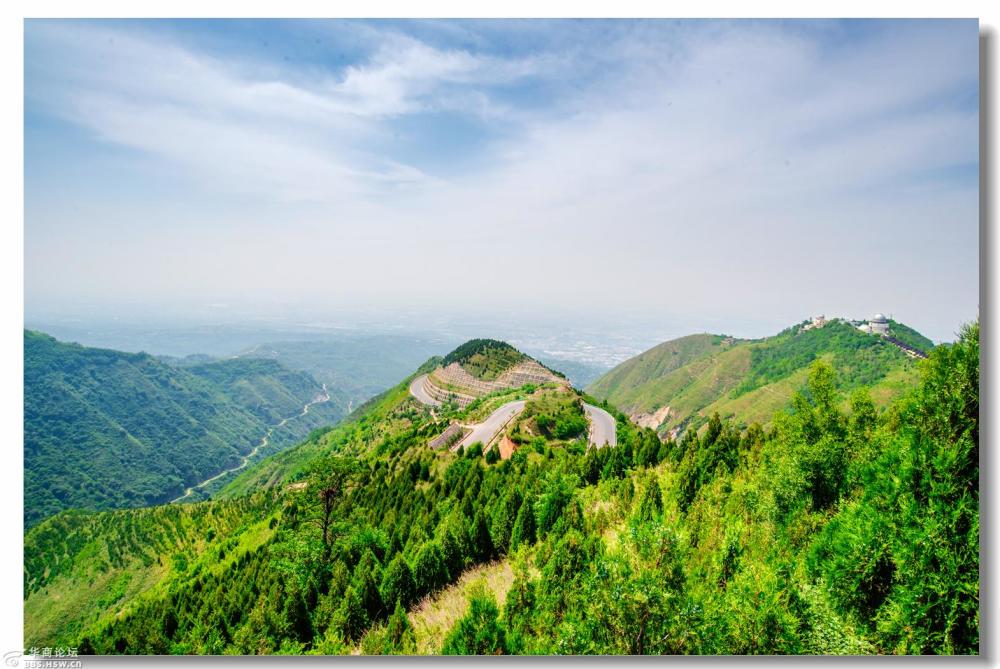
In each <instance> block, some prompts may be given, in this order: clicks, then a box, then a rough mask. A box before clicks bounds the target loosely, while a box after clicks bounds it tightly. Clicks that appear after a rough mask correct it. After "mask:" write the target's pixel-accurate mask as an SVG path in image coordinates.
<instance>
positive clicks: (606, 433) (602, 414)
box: [583, 404, 618, 448]
mask: <svg viewBox="0 0 1000 669" xmlns="http://www.w3.org/2000/svg"><path fill="white" fill-rule="evenodd" d="M583 411H584V413H586V414H587V419H588V420H589V421H590V430H589V432H588V434H587V437H588V439H589V441H590V445H591V446H593V447H594V448H601V447H602V446H615V445H617V444H618V434H617V431H616V430H615V419H614V416H612V415H611V414H609V413H608V412H607V411H605V410H604V409H602V408H600V407H595V406H594V405H592V404H584V405H583Z"/></svg>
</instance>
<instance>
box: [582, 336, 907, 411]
mask: <svg viewBox="0 0 1000 669" xmlns="http://www.w3.org/2000/svg"><path fill="white" fill-rule="evenodd" d="M897 328H898V329H899V331H902V328H901V327H899V326H897ZM915 336H916V337H920V335H919V334H918V333H916V335H915ZM910 339H913V340H914V341H917V339H915V338H914V337H910ZM720 341H721V338H720V337H715V336H712V335H692V336H690V337H684V338H681V339H678V340H673V341H670V342H665V343H664V344H660V345H659V346H657V347H654V348H652V349H650V350H649V351H646V352H645V353H642V354H640V355H639V356H636V357H635V358H632V359H631V360H628V361H626V362H625V363H622V364H621V365H619V366H618V367H617V368H615V369H614V370H612V371H611V372H609V373H608V374H606V375H605V376H603V377H601V379H599V380H598V381H597V382H595V383H594V384H593V385H591V386H590V388H589V391H590V392H591V393H592V394H593V395H594V396H596V397H598V398H600V399H607V400H608V401H609V402H611V403H612V404H614V405H615V406H618V407H620V408H622V409H624V410H627V411H639V412H650V413H651V412H653V411H655V410H657V409H659V408H660V407H663V406H669V407H670V408H671V412H670V416H669V418H668V419H667V420H666V421H665V423H664V424H663V426H662V427H663V429H671V428H674V427H677V426H679V425H683V424H686V423H687V422H688V421H690V422H691V423H692V424H693V425H696V426H697V425H700V424H701V423H703V422H704V421H705V420H707V418H708V417H709V416H711V415H712V413H714V412H716V411H717V412H718V413H719V414H720V416H722V417H732V418H735V419H736V420H737V421H738V422H740V423H743V424H751V423H753V422H760V423H762V424H767V423H768V422H769V421H770V419H771V417H772V416H773V415H774V412H775V411H777V410H779V409H781V408H783V407H785V406H787V404H788V400H790V398H791V396H792V394H793V393H794V392H795V391H797V390H798V389H799V388H801V387H802V385H803V384H804V382H805V379H806V376H807V371H806V370H807V368H808V365H809V364H810V363H811V362H812V361H813V360H815V359H817V358H822V359H825V360H826V361H827V362H829V363H831V364H832V365H834V366H835V367H836V368H837V369H838V371H840V373H841V384H842V387H843V388H844V389H850V388H852V387H856V386H857V385H862V383H859V382H858V381H857V379H863V384H864V385H870V386H871V387H872V394H873V397H874V399H875V400H876V402H878V403H879V404H880V405H882V406H884V405H886V404H888V403H889V402H890V401H891V400H892V399H893V398H895V397H898V396H899V395H900V394H901V393H902V392H903V391H904V390H905V389H906V388H908V387H911V386H912V384H913V382H914V381H915V379H916V372H915V366H914V364H913V363H912V361H910V360H909V359H907V358H906V356H905V355H904V354H903V353H902V352H901V351H899V350H898V349H896V348H895V347H893V346H891V345H889V344H887V343H885V342H883V341H881V340H879V339H877V338H874V337H871V336H869V335H866V334H863V333H860V332H857V331H856V330H854V329H853V328H851V327H850V326H848V325H843V324H839V323H833V324H830V325H827V326H826V327H825V328H822V329H815V330H808V331H799V330H798V327H794V328H790V329H788V330H786V331H784V332H782V333H780V334H778V335H776V336H774V337H770V338H767V339H764V340H761V341H754V342H738V343H736V344H734V345H732V346H728V347H727V346H722V345H720V344H719V342H720Z"/></svg>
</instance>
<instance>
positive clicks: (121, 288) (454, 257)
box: [24, 20, 979, 341]
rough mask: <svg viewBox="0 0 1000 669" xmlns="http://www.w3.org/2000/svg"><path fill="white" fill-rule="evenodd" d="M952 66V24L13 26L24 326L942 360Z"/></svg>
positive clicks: (974, 71)
mask: <svg viewBox="0 0 1000 669" xmlns="http://www.w3.org/2000/svg"><path fill="white" fill-rule="evenodd" d="M978 58H979V56H978V25H977V22H976V21H974V20H935V21H721V20H708V21H692V20H684V21H675V20H657V21H621V20H617V21H590V20H588V21H541V20H524V21H507V20H504V21H443V20H436V21H298V20H296V21H284V20H283V21H238V20H215V21H209V20H196V21H177V20H169V21H62V20H27V21H25V114H24V123H25V311H26V315H27V316H29V317H30V316H32V315H58V314H73V313H82V312H86V313H88V314H92V315H96V316H101V315H111V314H120V313H137V312H138V311H141V310H145V311H146V312H149V313H161V314H177V315H183V314H206V313H207V314H218V315H219V316H220V317H222V316H223V315H226V314H229V315H231V314H234V313H239V314H250V313H256V314H257V315H266V314H268V313H284V312H286V311H288V310H293V311H295V312H296V313H298V314H312V315H314V316H315V317H316V318H321V317H326V316H327V315H329V314H335V313H338V312H346V311H347V310H350V309H369V310H370V309H376V310H382V311H383V312H384V313H387V314H392V313H394V310H399V311H400V312H401V311H402V310H405V311H406V312H407V313H408V314H411V313H414V312H415V313H418V314H421V313H426V314H428V317H429V318H430V317H433V316H435V315H439V314H441V313H446V312H447V313H494V314H506V315H507V316H506V317H508V318H510V319H511V320H520V321H521V322H520V325H522V326H523V325H524V322H530V319H531V318H533V317H535V316H536V315H537V314H549V315H550V316H551V315H559V314H572V315H573V318H575V319H577V321H579V322H583V321H586V320H587V319H589V320H590V321H592V322H595V323H601V324H603V325H605V326H607V327H609V328H614V327H615V324H616V323H626V322H629V323H632V322H637V321H636V319H637V318H639V319H646V320H648V321H656V320H657V319H660V320H663V321H670V322H673V323H683V327H684V328H688V329H690V330H692V331H705V330H711V331H722V332H727V333H731V334H736V335H737V336H762V335H765V334H773V333H774V332H777V331H778V330H780V329H782V328H783V327H785V326H787V325H789V324H791V323H794V322H798V321H801V320H802V319H804V318H806V317H808V316H810V315H814V314H820V313H822V314H826V315H828V316H849V317H859V318H860V317H864V316H869V315H871V314H873V313H875V312H885V313H887V314H892V315H893V316H894V317H895V318H896V319H897V320H901V321H904V322H906V323H908V324H910V325H912V326H914V327H916V328H917V329H919V330H921V331H922V332H924V333H925V334H927V335H928V336H930V337H931V338H932V339H935V340H937V341H942V340H952V339H953V338H954V333H955V332H956V331H957V330H958V328H959V326H960V325H961V324H962V323H963V322H967V321H969V320H972V319H975V318H976V317H977V316H978V304H979V211H978V207H979V195H978V180H979V160H978V146H979V134H978V127H979V118H978V105H979V99H978V62H979V61H978ZM129 310H131V311H129ZM567 318H569V317H568V316H567ZM567 322H568V321H567ZM643 322H645V321H643ZM681 334H683V333H681Z"/></svg>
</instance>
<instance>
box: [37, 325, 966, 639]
mask: <svg viewBox="0 0 1000 669" xmlns="http://www.w3.org/2000/svg"><path fill="white" fill-rule="evenodd" d="M806 325H807V324H801V325H798V326H794V327H793V328H790V329H789V330H787V331H785V332H783V333H781V334H779V335H778V336H776V337H774V338H769V339H767V340H758V341H741V340H736V339H733V338H728V337H722V336H707V337H705V336H696V337H694V338H684V339H682V340H676V341H675V342H669V343H668V344H669V345H667V344H665V345H662V346H661V347H657V348H656V349H654V352H655V354H650V352H647V354H643V356H646V357H645V358H643V356H639V357H638V358H637V359H636V360H637V361H638V362H637V361H631V362H632V363H633V364H632V365H631V366H626V365H628V364H629V363H625V365H623V367H624V368H625V370H626V372H627V373H621V370H615V371H617V372H619V373H618V374H617V375H615V376H612V375H614V374H615V371H613V372H612V373H611V374H609V375H608V376H609V377H612V379H617V380H618V382H617V384H611V383H607V384H604V385H603V386H601V387H606V388H608V391H607V392H608V393H609V394H610V393H614V392H622V393H625V392H629V393H631V394H623V395H621V397H626V398H630V399H628V401H630V402H634V403H635V406H636V407H645V408H647V409H653V410H655V407H656V403H657V402H659V401H660V399H659V398H661V397H664V396H663V395H653V394H652V393H650V397H649V398H648V399H647V397H646V395H645V393H646V392H647V391H649V390H650V389H655V390H656V392H661V385H657V383H656V382H657V381H658V380H661V379H669V378H671V375H672V374H675V373H676V372H677V371H678V370H681V369H684V368H685V367H689V368H690V369H692V370H693V369H695V368H694V367H691V366H692V365H696V364H698V363H699V361H701V362H703V363H704V362H706V361H712V360H715V361H718V360H720V359H725V358H727V356H728V357H730V358H736V357H737V355H739V356H746V360H745V362H744V363H741V364H744V367H742V368H741V369H742V370H743V371H742V373H741V374H739V375H736V378H734V379H733V380H731V381H728V382H727V383H726V384H722V385H720V386H719V387H724V388H726V389H727V390H724V391H723V394H724V393H725V392H729V393H733V392H735V391H736V390H737V389H738V390H739V393H738V394H737V395H736V396H735V398H734V397H729V398H728V399H738V398H739V397H743V396H746V395H751V394H752V393H754V392H755V391H757V390H759V389H761V388H764V387H767V386H773V385H774V384H776V383H781V382H786V383H788V384H789V385H791V386H792V390H791V396H790V397H789V398H788V400H787V402H783V403H782V405H781V407H780V408H778V409H777V410H776V412H775V413H774V414H773V415H772V416H769V417H768V420H767V424H766V425H765V426H764V428H762V427H761V425H760V424H759V423H757V422H756V421H750V420H749V418H750V417H751V416H752V414H749V413H748V414H739V413H738V412H733V414H732V415H731V416H728V415H726V414H723V412H721V411H715V410H712V405H713V403H718V402H719V401H720V399H721V398H722V395H721V394H717V395H716V399H715V400H712V401H710V402H707V403H705V404H703V405H700V406H697V408H695V409H693V410H692V413H690V414H688V418H687V420H686V422H683V423H675V424H674V425H676V424H682V425H684V426H685V427H686V428H692V427H697V429H684V430H683V431H682V433H677V434H678V438H672V437H671V436H670V427H671V422H670V421H671V420H672V418H671V416H670V415H669V414H665V417H664V421H663V422H661V423H660V424H659V425H657V428H658V430H659V431H657V430H654V429H652V428H649V427H643V426H641V425H638V424H636V423H635V422H634V421H633V420H631V419H630V418H629V417H628V416H627V415H626V414H625V413H622V412H620V411H619V410H618V409H617V408H615V404H614V403H613V402H609V401H608V400H607V399H598V398H597V397H596V396H595V395H596V393H594V392H589V393H588V392H581V391H579V390H576V389H573V388H572V387H571V386H569V384H567V383H566V382H565V381H564V380H563V379H562V378H561V377H560V376H559V375H558V374H552V376H551V377H546V378H531V379H527V378H526V379H523V381H524V382H520V383H519V382H518V381H513V382H511V383H500V384H496V385H495V386H485V385H484V386H483V387H481V388H480V387H479V385H478V384H479V383H480V382H483V383H493V382H496V381H497V380H499V379H508V380H511V379H515V378H517V379H519V380H520V377H516V376H515V375H514V374H513V373H512V372H513V370H516V369H523V366H524V365H525V364H527V365H528V366H529V367H530V366H531V365H532V364H538V363H537V362H536V361H532V360H531V359H530V358H528V357H527V356H525V355H524V354H523V353H521V352H519V351H517V350H516V349H514V348H513V347H510V346H508V345H505V344H503V342H491V341H489V340H479V341H473V342H469V343H468V344H467V345H465V346H463V347H459V349H456V351H453V352H452V353H451V354H449V355H447V356H444V357H443V358H437V357H435V358H431V359H429V360H427V361H426V362H425V363H424V364H422V365H420V366H419V367H418V368H417V369H415V370H414V371H413V373H412V374H410V375H409V376H407V377H406V378H405V379H403V380H402V381H401V382H400V383H398V384H396V385H394V386H393V387H392V388H391V389H389V390H388V391H385V392H383V393H381V394H380V395H378V396H376V397H375V398H373V399H371V400H369V401H368V402H366V403H364V404H363V405H362V406H360V407H359V408H357V409H356V410H355V411H354V412H353V413H352V414H351V415H350V416H347V417H346V418H344V419H343V420H342V421H340V422H339V423H338V424H336V425H332V426H330V427H327V428H324V429H321V430H315V431H313V432H312V434H311V435H310V436H309V437H308V438H307V439H305V441H303V442H302V443H300V444H299V445H297V446H294V447H291V448H286V449H284V450H282V451H280V452H277V453H275V454H273V455H271V456H269V457H266V458H264V459H262V460H261V461H259V462H253V463H251V464H249V465H248V466H247V467H246V468H245V469H244V470H242V471H241V472H239V475H238V476H236V477H235V478H234V479H233V480H231V481H230V482H228V483H226V484H225V485H223V486H221V488H220V489H218V490H215V491H213V493H212V498H211V499H209V500H207V501H200V502H197V503H193V504H168V505H160V506H150V507H146V508H139V509H119V510H111V511H78V510H73V511H65V512H61V513H57V514H55V515H54V516H52V517H50V518H47V519H46V520H44V521H42V522H40V523H37V524H36V525H34V526H33V527H31V528H30V529H28V530H27V532H26V535H25V544H24V545H25V553H24V555H25V570H24V579H25V587H24V591H25V604H24V606H25V643H26V644H27V645H40V644H45V645H52V646H55V645H59V644H62V645H71V646H74V647H78V648H79V649H80V651H81V652H82V653H101V654H190V653H194V654H223V653H227V654H233V653H235V654H270V653H284V654H350V653H363V654H383V653H390V654H393V653H446V654H497V653H513V654H550V653H581V654H595V653H596V654H608V653H610V654H619V653H631V654H649V653H656V654H662V653H666V654H672V653H681V654H683V653H697V654H748V653H780V654H785V653H821V654H822V653H833V654H873V653H877V654H885V653H933V652H944V653H970V652H971V653H974V652H976V649H977V648H978V639H979V627H978V626H979V623H978V610H979V609H978V607H979V598H978V582H979V581H978V567H979V562H978V555H979V552H978V551H979V544H978V531H979V530H978V487H977V484H976V482H977V481H978V476H979V473H978V387H979V382H978V364H979V332H978V324H973V325H971V326H968V327H967V328H965V329H964V330H963V333H962V336H961V338H960V340H959V341H958V342H957V343H956V344H954V345H949V346H939V347H934V348H933V349H931V348H930V347H927V349H928V350H927V351H926V353H927V355H928V359H926V360H923V359H919V358H918V357H913V356H912V355H909V354H906V353H904V352H903V350H902V349H900V348H899V347H898V346H896V345H895V344H893V343H891V342H889V341H888V340H886V339H883V338H881V337H879V336H877V335H870V334H865V333H861V332H860V330H857V328H856V327H854V326H853V325H851V324H850V323H837V322H830V323H826V324H825V325H823V326H822V327H809V328H808V329H807V328H806ZM851 328H853V331H852V330H851ZM917 343H920V344H921V345H924V346H926V344H925V343H924V342H917ZM887 346H888V347H892V348H886V347H887ZM735 352H738V354H737V353H735ZM897 353H899V354H900V355H902V356H903V358H900V357H899V356H898V355H897ZM94 355H96V354H94ZM104 355H107V354H104ZM142 362H144V363H145V362H148V361H146V360H145V358H143V359H142ZM209 364H212V363H209ZM727 364H728V365H732V367H733V368H738V365H736V364H735V363H731V362H726V361H725V360H723V361H722V362H708V364H706V365H704V370H707V369H709V368H711V367H722V366H723V365H727ZM452 365H457V367H458V368H460V369H461V374H456V375H453V376H452V377H450V378H452V379H454V378H459V379H463V380H466V381H467V379H465V376H464V375H467V376H468V377H469V378H472V379H475V380H476V384H473V385H472V386H467V387H465V388H464V390H470V389H471V390H475V392H474V393H472V394H471V395H473V396H471V397H470V400H469V401H467V402H464V401H463V402H458V401H454V400H453V399H450V398H449V397H447V396H445V397H443V398H442V399H441V400H436V401H428V398H427V397H425V396H423V395H422V394H421V393H420V388H422V385H421V384H417V383H416V382H417V381H418V380H419V379H421V378H422V377H424V376H425V375H427V376H430V375H433V374H434V373H435V372H436V371H439V370H443V369H447V368H449V367H450V366H452ZM519 366H521V367H519ZM539 367H541V368H542V369H544V366H541V365H539ZM185 369H186V368H185ZM532 370H534V367H532ZM704 370H703V371H702V372H701V373H700V374H701V375H700V378H703V379H708V378H711V373H710V372H706V371H704ZM899 370H903V371H904V372H905V374H906V375H907V376H905V377H903V376H900V379H901V380H900V387H899V389H898V392H897V391H896V390H893V393H890V394H891V395H892V396H891V397H889V396H885V395H883V394H882V391H881V390H879V389H880V388H884V387H886V386H885V384H886V379H888V378H889V377H890V376H891V375H892V374H896V373H900V374H902V373H901V372H900V371H899ZM174 371H176V368H174ZM505 375H506V376H505ZM796 375H799V376H798V377H796ZM198 378H202V377H201V376H199V377H198ZM793 378H801V379H802V383H801V384H798V385H794V382H793V381H789V379H793ZM904 378H905V379H908V380H907V381H905V383H904V381H903V380H902V379H904ZM439 380H440V379H439ZM445 381H446V382H447V379H445ZM602 381H604V379H602ZM214 383H219V380H218V379H216V380H215V381H214ZM435 383H436V382H435ZM600 383H601V382H598V384H595V386H596V385H599V384H600ZM880 384H881V385H880ZM685 387H686V386H685ZM635 389H638V390H635ZM445 390H449V388H447V387H445ZM451 390H458V391H461V390H463V389H457V388H453V389H451ZM130 392H131V390H130ZM691 396H693V393H691ZM430 399H431V400H434V399H435V398H433V397H431V398H430ZM666 400H667V401H668V402H669V403H671V406H673V405H677V404H678V402H677V401H676V399H675V398H674V397H667V398H666ZM880 403H881V405H882V406H880ZM623 406H626V407H629V406H631V405H624V404H623ZM690 406H692V407H696V404H691V405H690ZM716 406H718V404H716ZM588 407H589V408H590V409H588ZM593 409H597V410H600V411H603V412H605V413H606V414H607V415H608V416H609V417H610V419H611V431H612V433H613V434H614V436H615V439H614V440H613V441H603V442H602V441H598V442H596V443H595V441H594V439H593V433H594V430H595V428H596V425H597V421H598V416H599V414H597V413H594V412H592V410H593ZM698 411H700V412H703V413H702V414H698V413H697V412H698ZM706 411H711V414H710V415H709V416H708V417H707V419H705V420H704V422H703V424H701V425H697V421H696V420H695V418H694V417H695V416H696V415H702V416H703V415H704V412H706ZM487 428H488V429H487ZM449 431H455V432H456V433H457V434H458V435H460V438H461V435H466V438H461V440H459V441H453V440H448V439H442V437H444V436H446V435H447V434H448V433H449ZM468 435H484V436H483V437H482V438H481V439H478V440H476V439H468V438H467V437H468ZM501 444H507V449H506V450H505V449H504V448H502V447H501Z"/></svg>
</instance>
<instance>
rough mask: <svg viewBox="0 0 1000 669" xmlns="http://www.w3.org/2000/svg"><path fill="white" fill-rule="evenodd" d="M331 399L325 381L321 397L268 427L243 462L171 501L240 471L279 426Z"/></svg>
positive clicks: (178, 499)
mask: <svg viewBox="0 0 1000 669" xmlns="http://www.w3.org/2000/svg"><path fill="white" fill-rule="evenodd" d="M329 401H330V391H329V390H327V389H326V384H325V383H324V384H323V394H322V395H320V396H319V397H317V398H316V399H314V400H313V401H312V402H306V404H305V406H303V407H302V411H301V412H299V413H297V414H295V415H294V416H289V417H288V418H282V419H281V422H280V423H275V424H274V425H272V426H271V427H269V428H267V432H265V433H264V438H263V439H261V440H260V443H259V444H257V446H256V447H255V448H254V449H253V450H252V451H250V452H249V453H247V454H246V455H244V456H242V462H240V464H239V465H237V466H236V467H231V468H230V469H226V470H224V471H221V472H219V473H218V474H216V475H215V476H213V477H212V478H208V479H205V480H204V481H202V482H201V483H199V484H198V485H195V486H191V487H190V488H187V489H186V490H185V491H184V494H183V495H181V496H180V497H178V498H177V499H174V500H171V501H170V503H171V504H174V503H176V502H180V501H182V500H185V499H187V498H188V497H190V496H191V494H192V493H194V491H195V490H197V489H198V488H204V487H205V486H207V485H208V484H209V483H211V482H212V481H215V480H218V479H220V478H222V477H223V476H225V475H226V474H229V473H231V472H236V471H239V470H241V469H243V468H244V467H246V466H247V465H248V464H250V460H251V459H252V458H253V457H254V456H255V455H257V453H259V452H260V449H262V448H266V447H267V445H268V444H269V443H270V440H271V434H272V433H273V432H274V431H275V430H277V429H278V428H281V427H284V426H285V425H286V424H287V423H288V421H290V420H295V419H296V418H301V417H302V416H305V415H306V414H307V413H309V407H311V406H312V405H314V404H322V403H323V402H329Z"/></svg>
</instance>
